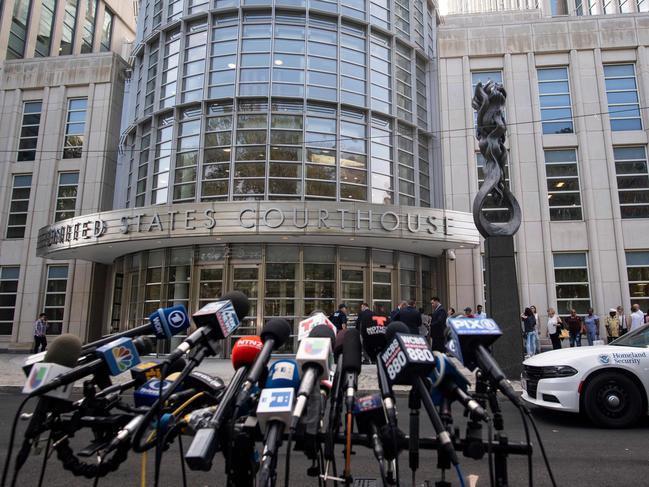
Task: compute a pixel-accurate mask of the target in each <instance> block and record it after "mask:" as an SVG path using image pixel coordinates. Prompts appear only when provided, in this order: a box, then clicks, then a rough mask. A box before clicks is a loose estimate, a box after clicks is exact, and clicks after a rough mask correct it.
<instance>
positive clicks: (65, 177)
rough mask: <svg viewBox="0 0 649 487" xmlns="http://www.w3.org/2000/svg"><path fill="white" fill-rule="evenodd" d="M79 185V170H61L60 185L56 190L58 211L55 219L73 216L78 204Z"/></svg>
mask: <svg viewBox="0 0 649 487" xmlns="http://www.w3.org/2000/svg"><path fill="white" fill-rule="evenodd" d="M78 187H79V173H78V172H60V173H59V187H58V190H57V192H56V211H55V213H54V221H55V222H58V221H61V220H65V219H66V218H72V217H73V216H74V214H75V208H76V206H77V188H78Z"/></svg>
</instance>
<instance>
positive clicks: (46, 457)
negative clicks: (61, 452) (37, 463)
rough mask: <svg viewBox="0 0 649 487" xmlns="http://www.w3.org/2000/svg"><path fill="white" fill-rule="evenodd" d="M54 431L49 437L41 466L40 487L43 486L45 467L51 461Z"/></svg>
mask: <svg viewBox="0 0 649 487" xmlns="http://www.w3.org/2000/svg"><path fill="white" fill-rule="evenodd" d="M52 433H53V432H52V431H51V430H50V434H49V435H48V437H47V444H46V445H45V452H44V454H43V465H41V473H40V475H39V477H38V487H41V485H43V479H44V478H45V467H46V466H47V460H48V459H49V456H50V445H51V444H52Z"/></svg>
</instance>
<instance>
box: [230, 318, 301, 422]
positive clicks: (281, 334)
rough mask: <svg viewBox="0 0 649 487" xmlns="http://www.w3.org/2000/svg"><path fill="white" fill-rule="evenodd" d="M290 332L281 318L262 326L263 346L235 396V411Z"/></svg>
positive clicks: (288, 325) (289, 328)
mask: <svg viewBox="0 0 649 487" xmlns="http://www.w3.org/2000/svg"><path fill="white" fill-rule="evenodd" d="M291 331H292V330H291V325H290V324H289V323H288V321H286V320H285V319H283V318H274V319H272V320H270V321H269V322H268V323H266V324H265V325H264V327H263V329H262V330H261V340H262V342H264V346H263V347H262V349H261V351H260V352H259V355H257V359H256V360H255V362H254V364H253V365H252V368H251V369H250V372H249V373H248V377H247V378H246V380H245V382H244V383H243V387H242V388H241V391H240V392H239V395H238V396H237V400H236V402H235V405H234V409H235V411H236V410H238V409H239V408H240V407H241V406H243V403H244V402H246V400H248V398H249V397H250V390H251V389H252V386H254V385H255V384H256V383H257V382H259V379H260V378H261V374H262V373H263V372H265V371H266V365H267V364H268V361H269V360H270V355H271V353H272V352H273V351H274V350H277V349H278V348H279V347H281V346H282V345H284V343H285V342H286V341H287V340H288V339H289V337H290V336H291Z"/></svg>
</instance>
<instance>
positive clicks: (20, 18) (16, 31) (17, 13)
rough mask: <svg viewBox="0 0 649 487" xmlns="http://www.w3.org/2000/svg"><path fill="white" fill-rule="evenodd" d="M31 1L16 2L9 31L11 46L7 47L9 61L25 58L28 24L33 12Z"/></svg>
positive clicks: (20, 0)
mask: <svg viewBox="0 0 649 487" xmlns="http://www.w3.org/2000/svg"><path fill="white" fill-rule="evenodd" d="M31 5H32V2H31V0H15V3H14V10H13V16H12V18H11V27H10V30H9V44H8V46H7V59H20V58H22V57H24V56H25V44H26V43H27V24H28V22H29V12H30V10H31Z"/></svg>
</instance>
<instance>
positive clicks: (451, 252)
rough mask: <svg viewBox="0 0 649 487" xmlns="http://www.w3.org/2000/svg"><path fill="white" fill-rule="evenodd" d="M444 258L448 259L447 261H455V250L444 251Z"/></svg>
mask: <svg viewBox="0 0 649 487" xmlns="http://www.w3.org/2000/svg"><path fill="white" fill-rule="evenodd" d="M446 257H448V260H455V259H456V257H455V250H453V249H448V250H447V251H446Z"/></svg>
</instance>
